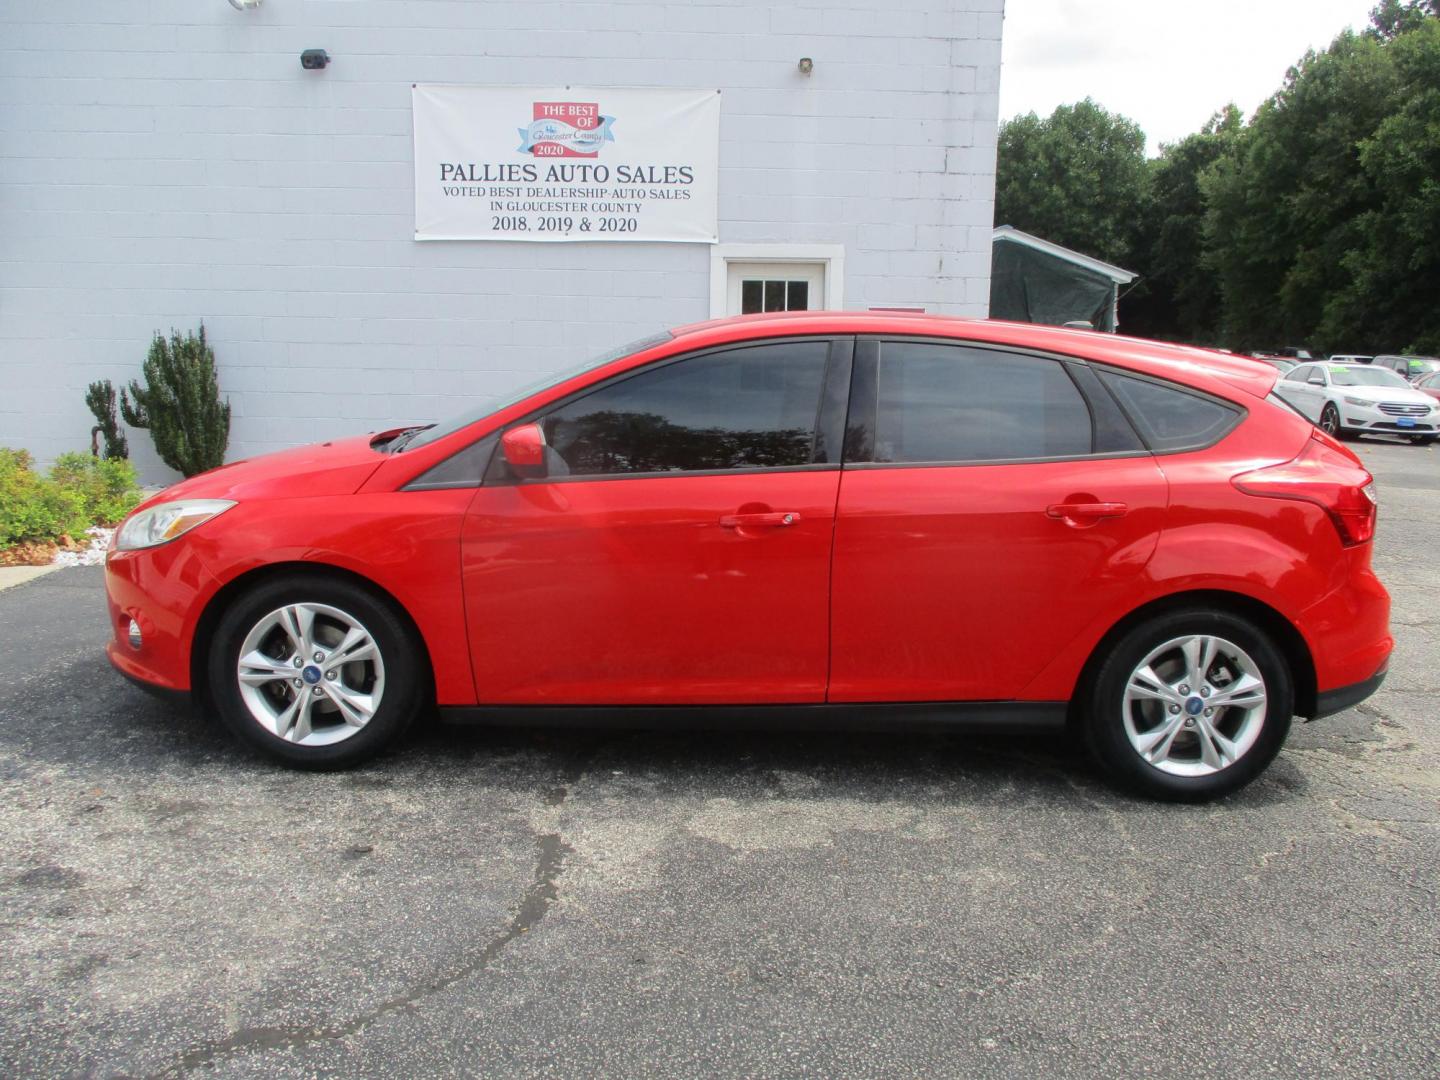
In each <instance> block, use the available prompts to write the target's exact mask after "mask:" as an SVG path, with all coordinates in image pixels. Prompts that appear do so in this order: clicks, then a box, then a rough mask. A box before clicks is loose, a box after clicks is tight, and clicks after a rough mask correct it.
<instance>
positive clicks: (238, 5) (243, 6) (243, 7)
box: [230, 0, 261, 11]
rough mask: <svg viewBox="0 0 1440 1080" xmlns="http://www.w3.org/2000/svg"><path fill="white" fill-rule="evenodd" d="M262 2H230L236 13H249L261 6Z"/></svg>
mask: <svg viewBox="0 0 1440 1080" xmlns="http://www.w3.org/2000/svg"><path fill="white" fill-rule="evenodd" d="M260 3H261V0H230V6H231V7H233V8H234V9H235V10H236V11H249V10H250V9H251V8H257V7H259V6H260Z"/></svg>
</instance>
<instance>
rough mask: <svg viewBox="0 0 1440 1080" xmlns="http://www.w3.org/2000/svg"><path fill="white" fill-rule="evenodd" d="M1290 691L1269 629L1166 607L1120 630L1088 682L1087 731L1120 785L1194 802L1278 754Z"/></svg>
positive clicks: (1239, 781)
mask: <svg viewBox="0 0 1440 1080" xmlns="http://www.w3.org/2000/svg"><path fill="white" fill-rule="evenodd" d="M1294 702H1295V691H1294V683H1293V679H1292V677H1291V674H1290V669H1289V666H1288V665H1287V664H1286V662H1285V659H1284V657H1283V656H1282V655H1281V654H1280V651H1279V650H1278V649H1277V648H1276V647H1275V645H1274V643H1273V642H1272V641H1271V640H1270V638H1269V636H1268V635H1266V634H1265V633H1264V631H1262V630H1261V629H1260V628H1259V627H1257V626H1256V625H1254V624H1253V623H1252V622H1250V621H1249V620H1247V619H1244V618H1241V617H1239V616H1237V615H1234V614H1231V613H1230V612H1227V611H1220V610H1193V611H1185V612H1172V613H1169V614H1166V615H1161V616H1158V617H1155V618H1152V619H1148V620H1146V621H1144V622H1142V623H1140V624H1139V625H1137V626H1135V627H1133V628H1132V629H1131V630H1130V631H1129V632H1127V633H1126V634H1124V635H1123V636H1122V637H1121V638H1120V640H1119V641H1117V642H1116V643H1115V644H1114V646H1113V647H1112V648H1110V650H1109V653H1108V655H1107V656H1106V658H1105V660H1104V662H1103V663H1102V664H1101V666H1100V668H1099V670H1098V671H1097V673H1096V677H1095V678H1094V680H1093V681H1092V682H1091V684H1090V689H1089V693H1088V701H1085V702H1082V706H1083V707H1084V709H1085V713H1084V718H1085V735H1086V740H1087V742H1088V744H1089V747H1090V750H1091V752H1092V754H1093V755H1094V757H1095V758H1096V759H1097V761H1098V762H1099V763H1100V765H1101V767H1102V768H1103V769H1104V770H1105V771H1106V772H1107V773H1108V774H1109V775H1110V776H1111V777H1112V778H1114V779H1115V780H1117V781H1119V782H1120V783H1122V784H1123V785H1125V786H1126V787H1129V788H1131V789H1133V790H1137V791H1140V792H1142V793H1144V794H1147V795H1151V796H1154V797H1157V798H1162V799H1168V800H1173V801H1179V802H1199V801H1203V800H1206V799H1214V798H1218V797H1220V796H1222V795H1228V794H1229V793H1230V792H1232V791H1236V790H1238V789H1239V788H1241V787H1243V786H1244V785H1246V784H1248V783H1249V782H1250V781H1251V780H1253V779H1255V777H1257V776H1258V775H1260V773H1261V772H1262V771H1263V770H1264V769H1265V767H1266V766H1267V765H1269V764H1270V762H1271V760H1273V759H1274V757H1275V755H1276V754H1277V753H1278V752H1279V750H1280V747H1281V745H1282V744H1283V743H1284V741H1285V736H1286V735H1287V734H1288V732H1289V730H1290V719H1291V716H1292V714H1293V713H1294V707H1295V706H1294Z"/></svg>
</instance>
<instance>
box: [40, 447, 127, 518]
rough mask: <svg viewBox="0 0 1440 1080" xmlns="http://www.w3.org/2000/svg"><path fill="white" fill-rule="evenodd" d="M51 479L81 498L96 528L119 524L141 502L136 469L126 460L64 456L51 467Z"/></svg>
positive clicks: (88, 456) (81, 455)
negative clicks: (97, 526)
mask: <svg viewBox="0 0 1440 1080" xmlns="http://www.w3.org/2000/svg"><path fill="white" fill-rule="evenodd" d="M50 479H51V480H53V481H55V483H57V484H59V485H60V487H61V488H63V489H65V490H66V491H74V492H77V493H78V494H79V495H80V497H81V499H83V500H84V503H85V514H86V516H87V517H88V518H89V519H90V521H91V523H92V524H95V525H114V524H116V523H117V522H119V520H120V519H121V518H123V517H124V516H125V515H126V514H128V513H129V512H130V511H131V510H133V509H134V508H135V504H136V503H138V502H139V501H140V485H139V483H138V482H137V480H136V478H135V466H133V465H131V464H130V462H129V461H127V460H126V459H125V458H118V457H116V458H97V457H91V456H90V455H89V454H61V455H60V456H59V457H58V458H56V459H55V464H54V465H53V466H51V468H50Z"/></svg>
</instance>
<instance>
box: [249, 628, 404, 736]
mask: <svg viewBox="0 0 1440 1080" xmlns="http://www.w3.org/2000/svg"><path fill="white" fill-rule="evenodd" d="M235 674H236V678H237V680H238V683H239V687H240V697H241V699H242V700H243V701H244V703H245V707H246V709H247V710H248V711H249V713H250V715H251V716H252V717H253V718H254V720H255V722H256V723H258V724H259V725H260V726H261V727H262V728H264V729H265V730H266V731H268V732H270V733H271V734H272V735H276V736H278V737H279V738H281V739H284V740H285V741H287V742H291V743H295V744H297V745H300V746H329V745H331V744H333V743H338V742H343V741H344V740H346V739H348V738H350V737H351V736H353V735H355V734H356V733H357V732H359V731H360V730H361V729H362V728H364V727H365V725H366V724H367V723H369V722H370V719H371V718H372V717H373V716H374V715H375V711H376V710H377V709H378V708H379V707H380V701H381V698H382V697H383V695H384V693H385V662H384V659H383V658H382V657H381V655H380V649H379V646H378V645H377V644H376V642H375V637H374V635H372V634H371V633H370V631H369V630H367V629H366V628H365V626H364V625H362V624H361V622H360V620H359V619H357V618H355V617H354V616H353V615H350V614H349V613H347V612H345V611H342V610H341V609H339V608H336V607H331V606H329V605H328V604H312V603H302V604H287V605H286V606H285V607H281V608H276V609H275V610H274V611H272V612H270V613H269V614H267V615H265V616H264V617H262V618H261V619H260V620H258V621H257V622H256V623H255V625H254V626H253V627H251V629H250V631H249V633H247V634H246V635H245V640H244V642H243V644H242V645H241V647H240V656H239V660H238V662H237V663H236V668H235Z"/></svg>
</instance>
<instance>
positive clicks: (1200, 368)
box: [673, 311, 1279, 397]
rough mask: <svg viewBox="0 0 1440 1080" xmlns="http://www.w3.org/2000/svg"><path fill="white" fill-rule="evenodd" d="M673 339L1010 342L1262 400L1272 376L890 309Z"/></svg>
mask: <svg viewBox="0 0 1440 1080" xmlns="http://www.w3.org/2000/svg"><path fill="white" fill-rule="evenodd" d="M673 333H674V335H675V340H676V341H677V342H683V343H684V346H685V347H686V348H692V347H693V348H700V347H705V346H709V345H722V344H733V343H735V342H739V341H745V340H750V339H757V338H767V337H776V336H781V335H790V334H794V335H802V334H878V335H885V334H903V335H908V336H920V337H943V338H954V339H957V340H961V341H969V342H974V343H977V344H984V345H1009V346H1012V347H1015V348H1022V349H1035V350H1038V351H1042V352H1049V353H1058V354H1060V355H1062V356H1071V357H1075V358H1076V359H1080V360H1094V361H1097V362H1099V363H1105V364H1114V365H1116V366H1118V367H1124V368H1129V369H1131V370H1133V371H1136V372H1139V373H1141V374H1148V375H1155V376H1158V377H1160V378H1171V379H1178V380H1180V381H1182V382H1194V381H1196V379H1199V380H1200V381H1201V382H1204V383H1210V382H1212V381H1213V382H1218V383H1220V384H1222V385H1226V386H1230V387H1232V388H1235V389H1240V390H1243V391H1245V392H1246V393H1248V394H1251V395H1253V396H1255V397H1264V396H1265V395H1266V394H1268V393H1269V392H1270V390H1271V388H1272V387H1273V386H1274V385H1275V381H1276V379H1277V378H1279V372H1277V371H1276V370H1275V368H1273V367H1271V366H1270V365H1269V364H1266V363H1264V362H1263V361H1260V360H1256V359H1254V358H1252V357H1248V356H1240V355H1237V354H1234V353H1222V352H1217V351H1215V350H1213V349H1201V348H1196V347H1193V346H1189V345H1175V344H1171V343H1170V342H1164V341H1149V340H1146V339H1142V338H1132V337H1124V336H1122V335H1119V334H1107V333H1103V332H1097V331H1094V330H1071V329H1068V328H1066V327H1063V326H1045V325H1042V324H1039V323H1020V322H1004V321H1001V320H998V319H967V318H961V317H959V316H955V315H932V314H929V313H922V312H897V311H883V312H882V311H789V312H772V313H767V314H756V315H736V316H732V317H730V318H727V319H711V320H708V321H706V322H700V323H692V324H690V325H689V326H681V327H678V328H676V329H675V330H674V331H673Z"/></svg>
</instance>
